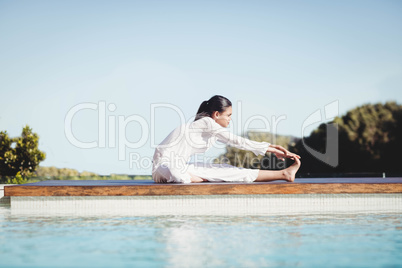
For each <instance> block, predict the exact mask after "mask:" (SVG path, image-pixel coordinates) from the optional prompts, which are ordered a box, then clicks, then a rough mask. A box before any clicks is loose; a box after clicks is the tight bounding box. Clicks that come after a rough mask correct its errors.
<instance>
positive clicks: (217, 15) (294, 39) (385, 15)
mask: <svg viewBox="0 0 402 268" xmlns="http://www.w3.org/2000/svg"><path fill="white" fill-rule="evenodd" d="M401 14H402V1H397V0H396V1H389V0H382V1H366V0H364V1H287V0H285V1H254V0H251V1H234V0H232V1H223V0H222V1H174V0H173V1H152V0H151V1H89V0H87V1H74V0H73V1H62V0H59V1H37V0H32V1H18V0H16V1H11V0H10V1H5V0H0V131H7V132H8V133H9V135H10V136H12V137H14V136H19V135H20V134H21V131H22V128H23V127H24V126H25V125H29V126H30V127H31V128H32V129H33V132H35V133H37V134H38V135H39V137H40V139H39V149H41V150H42V151H44V152H45V153H46V160H45V161H43V162H42V163H41V166H55V167H59V168H73V169H77V170H78V171H80V172H82V171H84V170H85V171H91V172H96V173H98V174H101V175H108V174H130V175H150V174H151V162H150V161H151V160H152V156H153V153H154V150H155V146H156V145H157V144H158V143H160V142H161V141H162V140H163V139H164V138H165V137H166V136H167V135H168V134H169V133H170V132H171V131H172V130H173V129H174V128H175V127H177V126H178V125H180V124H182V123H186V122H191V121H192V118H194V116H195V113H196V112H197V110H198V107H199V105H200V104H201V102H202V101H204V100H208V99H209V98H210V97H212V96H213V95H222V96H225V97H227V98H228V99H230V100H231V101H232V104H233V115H232V118H233V120H232V122H231V123H230V126H229V129H230V131H232V132H233V133H235V134H237V135H242V134H244V133H246V132H247V131H252V130H257V131H271V132H274V133H277V134H282V135H293V136H296V137H302V136H308V135H309V133H310V132H311V131H312V130H313V129H314V128H315V127H317V126H318V125H319V124H320V123H323V122H324V123H325V122H328V121H330V120H331V119H332V118H333V117H334V116H342V115H344V114H345V113H346V112H347V111H348V110H350V109H352V108H354V107H356V106H359V105H363V104H367V103H378V102H382V103H384V102H386V101H396V102H398V103H399V104H401V103H402V49H401V48H402V16H401ZM317 111H319V114H318V115H321V116H319V118H316V117H314V119H316V120H313V119H312V117H311V115H312V114H314V113H315V112H317ZM315 115H317V114H316V113H315ZM268 142H270V141H268ZM224 152H225V148H224V146H222V145H220V146H217V147H216V148H211V149H210V150H209V151H208V152H207V153H205V155H203V156H202V157H201V158H199V157H198V156H197V161H198V160H205V161H208V160H210V159H212V158H213V157H215V156H218V155H219V154H221V153H224Z"/></svg>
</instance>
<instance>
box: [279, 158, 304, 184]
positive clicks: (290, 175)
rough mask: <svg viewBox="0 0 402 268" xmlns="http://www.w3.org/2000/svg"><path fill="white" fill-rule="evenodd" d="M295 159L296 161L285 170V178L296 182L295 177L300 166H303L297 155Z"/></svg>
mask: <svg viewBox="0 0 402 268" xmlns="http://www.w3.org/2000/svg"><path fill="white" fill-rule="evenodd" d="M294 160H295V162H294V163H293V164H292V165H291V166H290V167H288V168H286V169H284V170H283V174H284V176H285V179H286V181H288V182H294V180H295V177H296V172H297V171H298V170H299V168H300V166H301V162H300V160H299V159H298V158H297V157H295V158H294Z"/></svg>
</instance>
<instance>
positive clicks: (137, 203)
mask: <svg viewBox="0 0 402 268" xmlns="http://www.w3.org/2000/svg"><path fill="white" fill-rule="evenodd" d="M11 211H12V213H23V214H25V213H29V214H32V213H45V214H65V213H67V214H85V215H87V214H94V213H95V214H99V213H100V214H110V215H113V214H116V215H121V214H128V215H239V214H240V215H241V214H253V215H254V214H297V213H343V212H372V211H393V212H395V211H396V212H398V211H400V212H402V194H303V195H300V194H287V195H272V194H267V195H201V196H200V195H180V196H60V197H57V196H56V197H54V196H46V197H43V196H38V197H36V196H35V197H27V196H12V197H11Z"/></svg>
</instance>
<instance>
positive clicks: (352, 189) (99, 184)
mask: <svg viewBox="0 0 402 268" xmlns="http://www.w3.org/2000/svg"><path fill="white" fill-rule="evenodd" d="M377 193H378V194H380V193H382V194H384V193H387V194H400V193H402V178H401V177H395V178H298V179H296V180H295V182H293V183H288V182H284V181H273V182H253V183H228V182H219V183H211V182H204V183H191V184H181V183H169V184H157V183H155V182H153V181H151V180H95V181H94V180H80V181H77V180H50V181H42V182H35V183H27V184H21V185H6V186H4V196H6V197H7V196H9V197H17V196H172V195H174V196H180V195H259V194H262V195H266V194H377Z"/></svg>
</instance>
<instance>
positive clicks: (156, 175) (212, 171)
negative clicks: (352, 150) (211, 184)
mask: <svg viewBox="0 0 402 268" xmlns="http://www.w3.org/2000/svg"><path fill="white" fill-rule="evenodd" d="M186 173H188V174H191V175H195V176H198V177H200V178H203V179H206V180H207V181H216V182H253V181H255V180H256V179H257V176H258V173H259V170H258V169H248V168H240V167H235V166H231V165H229V164H212V163H190V164H187V166H186ZM152 178H153V180H154V181H155V182H156V183H167V182H181V181H177V180H175V177H174V176H172V172H171V171H170V169H169V167H168V166H165V165H160V166H159V167H157V168H156V170H155V171H154V172H153V174H152Z"/></svg>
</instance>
